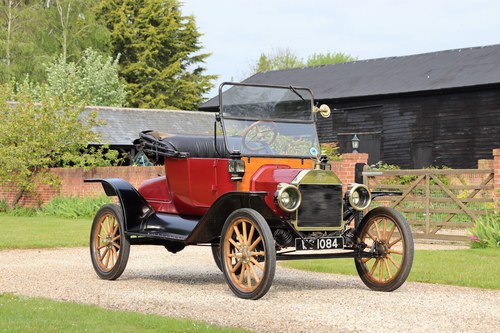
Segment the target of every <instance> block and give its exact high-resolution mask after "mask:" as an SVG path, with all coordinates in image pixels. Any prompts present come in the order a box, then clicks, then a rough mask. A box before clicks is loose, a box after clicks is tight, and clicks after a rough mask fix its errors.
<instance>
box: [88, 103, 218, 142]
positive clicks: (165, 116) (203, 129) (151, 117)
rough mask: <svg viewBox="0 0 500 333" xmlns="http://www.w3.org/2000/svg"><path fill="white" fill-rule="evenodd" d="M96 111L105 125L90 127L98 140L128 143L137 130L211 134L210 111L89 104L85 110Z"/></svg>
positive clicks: (132, 139) (137, 135)
mask: <svg viewBox="0 0 500 333" xmlns="http://www.w3.org/2000/svg"><path fill="white" fill-rule="evenodd" d="M90 110H96V111H97V113H98V119H101V120H104V121H105V122H106V124H105V125H103V126H99V127H95V128H94V129H93V130H94V131H95V132H97V133H100V134H101V139H102V140H101V142H99V144H101V143H107V144H111V145H126V146H129V145H132V142H133V141H134V140H135V139H137V138H138V137H139V132H142V131H145V130H156V131H159V132H167V133H184V134H205V135H213V131H214V121H215V116H214V114H213V113H206V112H197V111H176V110H175V111H174V110H150V109H130V108H114V107H101V106H89V107H87V108H86V112H90Z"/></svg>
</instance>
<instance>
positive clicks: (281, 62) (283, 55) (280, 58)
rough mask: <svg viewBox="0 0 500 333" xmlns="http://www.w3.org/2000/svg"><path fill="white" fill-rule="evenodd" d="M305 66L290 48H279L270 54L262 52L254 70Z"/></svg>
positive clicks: (263, 70) (262, 70)
mask: <svg viewBox="0 0 500 333" xmlns="http://www.w3.org/2000/svg"><path fill="white" fill-rule="evenodd" d="M298 67H304V62H303V61H302V59H300V58H299V57H298V56H297V54H296V53H295V52H294V51H292V50H291V49H289V48H285V49H277V50H274V51H273V52H271V53H269V54H264V53H262V54H261V55H260V57H259V60H258V62H257V64H256V65H255V67H254V69H253V72H254V73H259V72H267V71H274V70H280V69H288V68H298Z"/></svg>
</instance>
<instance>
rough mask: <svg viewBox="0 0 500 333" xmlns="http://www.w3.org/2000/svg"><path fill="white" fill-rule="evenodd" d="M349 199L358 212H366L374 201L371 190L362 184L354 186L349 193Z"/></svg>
mask: <svg viewBox="0 0 500 333" xmlns="http://www.w3.org/2000/svg"><path fill="white" fill-rule="evenodd" d="M347 198H348V199H349V204H350V205H351V207H352V208H354V209H356V210H365V209H366V208H368V206H370V203H371V201H372V195H371V193H370V190H368V187H366V186H365V185H361V184H353V185H352V187H350V188H349V190H348V191H347Z"/></svg>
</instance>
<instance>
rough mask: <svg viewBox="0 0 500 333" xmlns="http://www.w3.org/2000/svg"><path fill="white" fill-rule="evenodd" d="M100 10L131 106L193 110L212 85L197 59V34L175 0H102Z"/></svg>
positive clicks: (191, 19)
mask: <svg viewBox="0 0 500 333" xmlns="http://www.w3.org/2000/svg"><path fill="white" fill-rule="evenodd" d="M99 16H100V17H101V19H102V20H103V21H104V23H105V24H106V26H107V27H108V29H109V30H110V32H111V39H112V45H113V46H112V47H113V53H114V56H117V55H118V54H119V55H120V75H121V76H122V77H123V78H124V79H125V80H126V81H127V88H128V98H129V100H128V102H129V105H130V106H133V107H145V108H178V109H185V110H195V109H196V108H197V106H198V105H199V104H200V103H201V102H202V101H203V94H204V93H206V92H207V91H209V90H210V89H211V88H212V87H213V83H212V80H213V79H215V76H213V75H205V74H204V71H205V68H203V67H202V66H201V65H202V64H203V63H204V61H205V59H206V58H207V57H208V56H209V54H207V53H200V51H201V49H202V46H201V44H200V42H199V37H200V36H201V34H200V33H199V32H198V31H197V28H196V23H195V19H194V17H193V16H184V15H182V13H181V10H180V3H179V1H177V0H103V1H102V2H101V7H100V9H99Z"/></svg>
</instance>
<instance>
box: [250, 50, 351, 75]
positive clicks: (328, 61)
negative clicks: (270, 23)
mask: <svg viewBox="0 0 500 333" xmlns="http://www.w3.org/2000/svg"><path fill="white" fill-rule="evenodd" d="M355 60H357V58H355V57H353V56H351V55H348V54H346V53H342V52H337V53H330V52H328V53H325V54H322V53H314V54H313V55H311V56H309V57H308V58H307V60H306V61H304V60H303V59H302V58H300V57H299V56H298V55H297V53H296V52H294V51H293V50H291V49H289V48H285V49H278V50H275V51H273V52H271V53H269V54H265V53H262V54H261V55H260V57H259V60H258V61H257V64H256V65H254V66H253V67H252V70H251V71H252V74H255V73H260V72H267V71H274V70H282V69H290V68H300V67H311V66H320V65H333V64H338V63H342V62H350V61H355Z"/></svg>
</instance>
